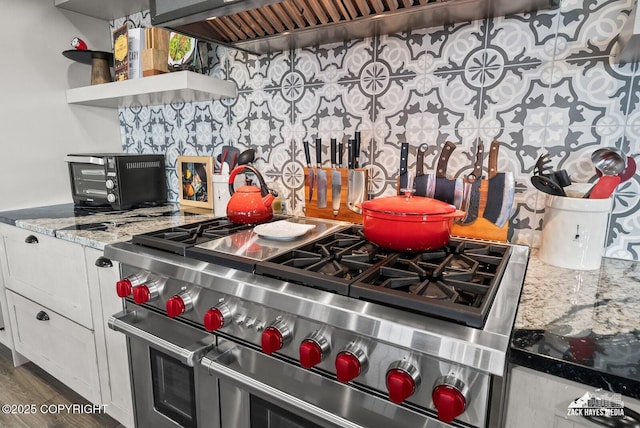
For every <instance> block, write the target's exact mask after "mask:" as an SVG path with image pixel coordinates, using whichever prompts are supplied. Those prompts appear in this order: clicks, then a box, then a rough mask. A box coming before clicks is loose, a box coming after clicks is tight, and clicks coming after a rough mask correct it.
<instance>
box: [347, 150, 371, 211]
mask: <svg viewBox="0 0 640 428" xmlns="http://www.w3.org/2000/svg"><path fill="white" fill-rule="evenodd" d="M347 147H348V149H347V163H348V166H349V172H348V175H347V208H349V209H350V210H351V211H353V212H355V213H357V214H362V209H361V208H359V207H358V206H357V205H358V204H360V203H361V202H363V201H364V192H365V186H366V184H367V183H366V182H365V172H364V171H356V170H355V169H354V167H355V165H356V159H357V158H358V157H359V154H358V151H359V145H358V142H357V140H356V139H353V140H349V141H348V143H347Z"/></svg>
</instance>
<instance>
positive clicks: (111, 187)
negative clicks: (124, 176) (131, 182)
mask: <svg viewBox="0 0 640 428" xmlns="http://www.w3.org/2000/svg"><path fill="white" fill-rule="evenodd" d="M104 185H105V186H107V189H109V190H111V189H113V188H114V187H116V183H114V182H113V180H112V179H108V180H107V181H105V182H104Z"/></svg>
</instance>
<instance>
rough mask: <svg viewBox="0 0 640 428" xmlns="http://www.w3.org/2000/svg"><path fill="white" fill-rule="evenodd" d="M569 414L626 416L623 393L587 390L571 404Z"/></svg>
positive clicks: (568, 409)
mask: <svg viewBox="0 0 640 428" xmlns="http://www.w3.org/2000/svg"><path fill="white" fill-rule="evenodd" d="M567 416H587V417H588V416H606V417H620V418H622V417H624V403H623V402H622V395H620V394H615V393H610V392H600V391H596V392H594V393H591V392H587V393H585V394H584V395H583V396H582V397H580V398H577V399H575V400H573V402H571V404H569V407H568V408H567Z"/></svg>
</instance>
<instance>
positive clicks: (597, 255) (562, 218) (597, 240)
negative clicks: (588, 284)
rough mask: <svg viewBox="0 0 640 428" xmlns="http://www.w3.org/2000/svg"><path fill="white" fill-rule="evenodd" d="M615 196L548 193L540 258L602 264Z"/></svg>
mask: <svg viewBox="0 0 640 428" xmlns="http://www.w3.org/2000/svg"><path fill="white" fill-rule="evenodd" d="M612 206H613V199H612V198H609V199H584V198H569V197H561V196H547V199H546V203H545V213H544V222H543V224H542V245H541V247H540V253H539V255H540V259H541V260H542V261H543V262H545V263H547V264H550V265H553V266H558V267H562V268H567V269H576V270H594V269H598V268H600V263H601V261H602V253H603V251H604V244H605V239H606V236H607V230H608V226H609V216H610V213H611V208H612Z"/></svg>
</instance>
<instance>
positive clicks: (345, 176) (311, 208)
mask: <svg viewBox="0 0 640 428" xmlns="http://www.w3.org/2000/svg"><path fill="white" fill-rule="evenodd" d="M312 169H314V170H315V169H316V168H312ZM322 170H323V171H326V172H327V206H326V208H318V189H317V187H316V188H314V189H313V195H312V198H311V200H309V168H306V167H305V168H304V205H305V208H304V213H305V215H306V216H307V217H316V218H326V219H329V220H341V221H349V222H352V223H360V224H362V214H358V213H356V212H353V211H351V210H350V209H349V208H347V191H348V180H349V170H348V169H347V168H337V171H339V172H340V175H341V176H342V186H341V188H340V209H339V210H338V214H337V215H334V214H333V208H332V205H331V184H332V183H331V171H332V169H331V168H322ZM354 171H363V172H364V178H365V180H364V182H365V183H368V182H369V176H368V174H367V169H366V168H358V169H355V170H354ZM317 183H318V175H317V174H316V177H315V182H314V186H317ZM364 197H365V198H366V197H367V192H366V191H365V193H364Z"/></svg>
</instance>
